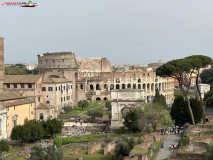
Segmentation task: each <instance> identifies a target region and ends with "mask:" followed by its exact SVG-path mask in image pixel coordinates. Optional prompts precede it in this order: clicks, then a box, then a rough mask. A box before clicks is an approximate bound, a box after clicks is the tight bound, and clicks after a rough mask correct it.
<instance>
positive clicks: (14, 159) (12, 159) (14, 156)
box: [4, 147, 28, 160]
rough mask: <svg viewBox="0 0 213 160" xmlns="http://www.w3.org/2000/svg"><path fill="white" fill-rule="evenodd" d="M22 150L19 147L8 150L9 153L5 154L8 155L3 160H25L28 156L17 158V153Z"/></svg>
mask: <svg viewBox="0 0 213 160" xmlns="http://www.w3.org/2000/svg"><path fill="white" fill-rule="evenodd" d="M22 149H23V148H21V147H12V148H11V149H10V150H9V152H8V153H7V154H10V155H9V156H7V157H6V158H4V160H23V159H24V158H25V156H28V155H23V156H18V153H19V151H20V150H22Z"/></svg>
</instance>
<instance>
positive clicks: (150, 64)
mask: <svg viewBox="0 0 213 160" xmlns="http://www.w3.org/2000/svg"><path fill="white" fill-rule="evenodd" d="M163 64H164V63H163V62H162V61H161V60H159V61H158V62H157V63H149V64H148V68H152V71H156V69H157V68H158V67H160V66H162V65H163Z"/></svg>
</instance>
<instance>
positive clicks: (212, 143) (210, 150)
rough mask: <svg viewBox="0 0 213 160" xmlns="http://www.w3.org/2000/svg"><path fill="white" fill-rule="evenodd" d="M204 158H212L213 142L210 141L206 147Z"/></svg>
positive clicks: (209, 159) (210, 159) (208, 159)
mask: <svg viewBox="0 0 213 160" xmlns="http://www.w3.org/2000/svg"><path fill="white" fill-rule="evenodd" d="M206 158H207V160H212V159H213V142H211V143H210V144H209V146H208V148H207V153H206Z"/></svg>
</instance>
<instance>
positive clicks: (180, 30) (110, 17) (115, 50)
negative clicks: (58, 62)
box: [0, 0, 213, 65]
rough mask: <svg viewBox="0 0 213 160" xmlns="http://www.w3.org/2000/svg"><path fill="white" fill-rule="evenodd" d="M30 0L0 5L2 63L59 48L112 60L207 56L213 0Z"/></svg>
mask: <svg viewBox="0 0 213 160" xmlns="http://www.w3.org/2000/svg"><path fill="white" fill-rule="evenodd" d="M9 1H10V0H0V2H1V3H3V2H9ZM11 1H14V0H11ZM11 1H10V2H11ZM15 2H22V1H19V0H17V1H15ZM33 2H36V3H37V4H38V6H37V7H35V8H22V7H17V6H16V7H15V6H13V7H12V6H11V7H8V6H0V36H2V37H4V38H5V63H20V62H21V63H24V62H25V63H33V64H36V63H37V55H38V54H42V53H45V52H61V51H71V52H74V53H75V55H76V57H85V58H86V57H106V58H108V59H109V60H110V62H111V64H112V65H116V64H117V65H120V64H147V63H151V62H156V61H158V60H163V61H164V62H166V61H168V60H171V59H174V58H183V57H186V56H189V55H194V54H202V55H207V56H210V57H212V58H213V0H205V1H203V0H44V1H38V0H35V1H33Z"/></svg>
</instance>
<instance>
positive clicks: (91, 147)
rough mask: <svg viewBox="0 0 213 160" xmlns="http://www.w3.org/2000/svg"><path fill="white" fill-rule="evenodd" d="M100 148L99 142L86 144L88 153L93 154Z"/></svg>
mask: <svg viewBox="0 0 213 160" xmlns="http://www.w3.org/2000/svg"><path fill="white" fill-rule="evenodd" d="M100 148H101V144H100V143H96V142H90V143H89V144H88V155H93V153H94V152H96V151H98V150H99V149H100Z"/></svg>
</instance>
